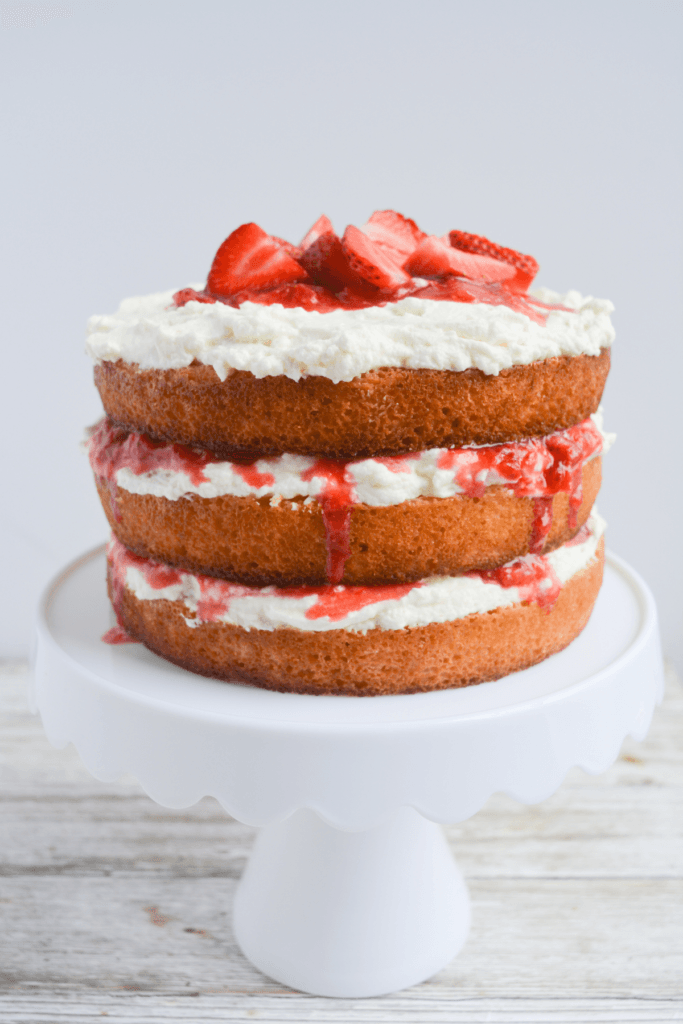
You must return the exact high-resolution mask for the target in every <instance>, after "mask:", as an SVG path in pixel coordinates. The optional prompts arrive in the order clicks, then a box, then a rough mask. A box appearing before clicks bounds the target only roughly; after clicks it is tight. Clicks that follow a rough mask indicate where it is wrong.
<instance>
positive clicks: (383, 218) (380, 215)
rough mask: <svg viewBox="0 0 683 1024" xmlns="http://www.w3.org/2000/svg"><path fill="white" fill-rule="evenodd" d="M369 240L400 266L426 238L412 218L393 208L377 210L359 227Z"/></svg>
mask: <svg viewBox="0 0 683 1024" xmlns="http://www.w3.org/2000/svg"><path fill="white" fill-rule="evenodd" d="M361 231H362V232H363V234H364V235H367V236H368V238H369V239H370V241H371V242H374V243H375V245H378V246H379V247H380V249H383V250H384V252H385V253H386V255H387V256H388V257H389V259H391V260H393V262H394V263H397V264H398V266H399V267H402V266H403V265H404V263H405V261H406V260H407V259H408V257H409V256H410V255H411V254H412V253H413V252H415V250H416V249H417V247H418V245H419V244H420V242H421V241H422V240H423V239H424V238H426V237H427V236H426V235H425V233H424V231H420V229H419V227H418V226H417V224H416V223H415V221H414V220H409V219H408V218H407V217H404V216H402V214H400V213H395V212H394V210H377V211H376V213H373V215H372V217H371V218H370V220H369V221H368V222H367V224H364V225H363V227H362V228H361Z"/></svg>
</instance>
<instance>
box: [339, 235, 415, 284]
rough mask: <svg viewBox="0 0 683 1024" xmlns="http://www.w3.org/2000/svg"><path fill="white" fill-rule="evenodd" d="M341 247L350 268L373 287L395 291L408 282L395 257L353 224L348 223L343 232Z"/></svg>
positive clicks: (408, 276) (407, 275)
mask: <svg viewBox="0 0 683 1024" xmlns="http://www.w3.org/2000/svg"><path fill="white" fill-rule="evenodd" d="M342 249H343V251H344V253H345V255H346V257H347V258H348V261H349V264H350V266H351V269H352V270H353V271H355V273H356V274H358V276H359V277H362V278H363V280H364V281H367V282H368V284H371V285H373V286H374V287H375V288H380V289H381V290H383V291H396V289H397V288H400V287H401V286H402V285H407V284H410V275H409V274H406V272H405V270H402V268H401V267H400V265H399V264H397V263H396V261H395V259H394V258H392V257H390V256H388V255H387V253H386V251H385V250H384V249H383V248H381V246H379V245H376V244H375V243H374V242H373V241H372V240H371V239H370V238H368V236H367V235H366V234H364V233H363V232H362V231H361V230H360V229H359V228H356V227H354V226H353V224H349V226H348V227H347V229H346V231H345V232H344V237H343V238H342Z"/></svg>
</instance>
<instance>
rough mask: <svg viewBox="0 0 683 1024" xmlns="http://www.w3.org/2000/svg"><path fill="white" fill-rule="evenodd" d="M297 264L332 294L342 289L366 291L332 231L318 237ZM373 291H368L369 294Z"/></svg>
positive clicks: (365, 285)
mask: <svg viewBox="0 0 683 1024" xmlns="http://www.w3.org/2000/svg"><path fill="white" fill-rule="evenodd" d="M299 262H300V263H301V266H302V267H303V268H304V270H306V272H307V273H308V276H309V277H310V278H311V280H312V281H315V283H316V284H319V285H322V286H323V288H329V290H330V291H332V292H340V291H342V290H343V289H344V288H351V289H352V290H354V291H359V292H363V291H368V287H367V283H366V282H365V281H364V280H363V278H362V277H359V276H358V274H356V272H355V271H354V270H353V269H352V268H351V264H350V262H349V258H348V256H347V255H346V253H345V252H344V249H343V247H342V242H341V239H340V238H339V236H338V235H335V233H334V231H326V232H325V233H324V234H323V235H319V236H318V238H316V239H315V241H314V242H312V243H311V244H310V245H309V246H308V248H307V249H306V250H305V251H304V252H303V254H302V255H301V258H300V260H299ZM374 291H375V289H370V293H372V292H374ZM368 297H370V296H368Z"/></svg>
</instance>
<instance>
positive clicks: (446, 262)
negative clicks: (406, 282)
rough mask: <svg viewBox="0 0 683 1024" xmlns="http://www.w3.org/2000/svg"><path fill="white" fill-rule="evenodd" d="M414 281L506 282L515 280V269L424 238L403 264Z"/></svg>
mask: <svg viewBox="0 0 683 1024" xmlns="http://www.w3.org/2000/svg"><path fill="white" fill-rule="evenodd" d="M404 267H405V269H406V270H407V271H408V272H409V273H410V274H412V275H413V276H414V277H443V276H445V275H448V274H455V275H457V276H458V277H467V278H469V279H471V280H473V281H486V282H488V283H489V284H493V283H495V282H497V281H498V282H502V281H507V280H508V279H510V278H513V277H514V276H515V268H514V267H511V266H510V265H509V264H508V263H503V262H502V261H501V260H496V259H492V258H491V257H490V256H479V255H475V254H473V253H469V252H460V251H459V250H458V249H453V248H451V246H449V245H447V244H446V243H445V242H444V241H443V240H442V239H441V238H436V237H435V236H434V235H428V236H426V237H425V238H424V240H423V241H422V242H420V244H419V245H418V247H417V248H416V249H415V252H413V253H412V255H411V256H409V258H408V259H407V260H406V262H405V263H404Z"/></svg>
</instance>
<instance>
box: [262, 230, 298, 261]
mask: <svg viewBox="0 0 683 1024" xmlns="http://www.w3.org/2000/svg"><path fill="white" fill-rule="evenodd" d="M270 237H271V238H272V239H273V241H274V242H277V244H278V245H279V246H280V248H281V249H284V250H285V252H286V253H289V255H290V256H292V257H293V258H294V259H295V260H296V259H298V258H299V256H301V253H302V252H303V250H302V248H301V246H300V245H294V244H293V243H292V242H288V241H287V239H286V238H278V236H277V235H271V236H270Z"/></svg>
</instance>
